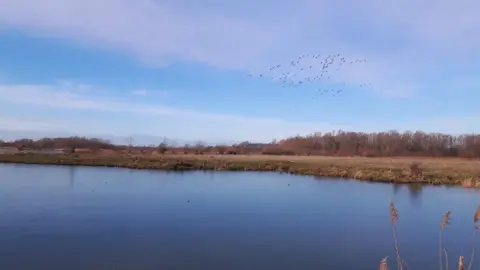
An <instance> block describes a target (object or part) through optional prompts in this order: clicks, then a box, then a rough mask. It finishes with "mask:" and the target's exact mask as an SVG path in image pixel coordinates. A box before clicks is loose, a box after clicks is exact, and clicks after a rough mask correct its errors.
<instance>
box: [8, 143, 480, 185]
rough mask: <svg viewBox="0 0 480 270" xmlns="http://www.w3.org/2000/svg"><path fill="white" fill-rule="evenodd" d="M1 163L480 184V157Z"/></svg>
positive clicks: (12, 158)
mask: <svg viewBox="0 0 480 270" xmlns="http://www.w3.org/2000/svg"><path fill="white" fill-rule="evenodd" d="M0 162H3V163H26V164H49V165H83V166H106V167H124V168H131V169H161V170H173V171H180V170H217V171H277V172H285V173H292V174H300V175H312V176H325V177H342V178H353V179H358V180H367V181H380V182H398V183H425V184H447V185H462V186H465V187H477V186H479V185H480V160H479V159H465V158H408V157H392V158H388V157H379V158H368V157H327V156H279V155H182V154H175V155H173V154H162V155H160V154H151V153H150V154H137V155H131V154H128V155H127V154H122V153H118V152H113V151H111V152H107V151H105V152H99V153H81V152H80V153H76V154H71V155H51V154H32V153H25V154H0Z"/></svg>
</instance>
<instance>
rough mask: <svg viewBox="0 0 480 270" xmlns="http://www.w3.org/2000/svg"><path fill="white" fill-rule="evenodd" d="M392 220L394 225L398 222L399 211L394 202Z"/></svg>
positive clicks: (391, 213)
mask: <svg viewBox="0 0 480 270" xmlns="http://www.w3.org/2000/svg"><path fill="white" fill-rule="evenodd" d="M390 219H391V220H392V224H395V223H396V222H397V221H398V211H397V208H395V204H394V203H393V201H392V200H390Z"/></svg>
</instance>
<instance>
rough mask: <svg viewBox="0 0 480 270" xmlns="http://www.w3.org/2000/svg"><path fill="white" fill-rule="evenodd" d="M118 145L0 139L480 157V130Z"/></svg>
mask: <svg viewBox="0 0 480 270" xmlns="http://www.w3.org/2000/svg"><path fill="white" fill-rule="evenodd" d="M128 141H129V142H128V144H127V145H114V144H112V143H110V142H109V141H106V140H101V139H96V138H82V137H70V138H44V139H41V140H36V141H35V140H30V139H20V140H16V141H12V142H2V141H0V146H15V147H17V148H18V149H53V148H57V149H58V148H62V149H63V148H68V149H71V148H72V147H74V148H76V149H90V150H92V151H98V150H100V149H116V150H128V149H130V150H131V151H130V152H132V153H135V152H136V153H145V152H152V151H156V152H158V153H160V154H195V155H202V154H221V155H223V154H230V155H241V154H264V155H305V156H311V155H315V156H363V157H405V156H408V157H463V158H480V135H476V134H473V135H459V136H454V135H447V134H439V133H425V132H420V131H417V132H404V133H399V132H396V131H389V132H380V133H361V132H344V131H338V132H329V133H324V134H320V133H315V134H313V135H309V136H297V137H292V138H287V139H284V140H280V141H278V142H277V141H273V142H271V143H268V144H261V143H249V142H243V143H239V144H234V145H216V146H212V145H210V146H209V145H204V144H202V143H197V144H195V145H185V146H180V147H178V146H177V147H173V146H169V145H167V144H166V143H160V144H159V145H158V146H132V145H131V142H132V139H130V140H128Z"/></svg>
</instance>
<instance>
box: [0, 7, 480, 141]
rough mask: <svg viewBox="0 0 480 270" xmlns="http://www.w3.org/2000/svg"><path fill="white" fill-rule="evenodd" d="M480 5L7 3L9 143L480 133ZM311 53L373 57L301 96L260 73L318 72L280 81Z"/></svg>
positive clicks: (4, 121)
mask: <svg viewBox="0 0 480 270" xmlns="http://www.w3.org/2000/svg"><path fill="white" fill-rule="evenodd" d="M479 8H480V2H476V1H470V0H464V1H457V2H455V3H453V2H451V1H433V0H426V1H414V0H406V1H402V2H399V3H391V2H385V1H380V0H369V1H361V2H358V1H353V0H351V1H350V0H347V1H341V2H338V1H333V0H325V1H319V0H315V1H314V0H296V1H287V0H283V1H273V0H265V1H253V0H243V1H236V0H235V1H234V0H232V1H220V0H204V1H194V0H186V1H173V0H165V1H160V0H159V1H153V0H103V1H98V0H83V1H80V0H48V1H34V0H2V1H1V2H0V136H2V134H1V133H2V132H4V134H8V136H22V135H25V134H41V135H42V136H43V135H52V136H54V135H60V134H67V133H68V134H75V135H87V136H88V135H102V136H119V137H125V136H130V135H133V136H134V137H135V136H137V137H140V136H141V135H144V136H143V137H144V138H146V137H148V138H150V141H149V143H158V142H156V140H157V137H158V138H161V137H168V138H172V139H180V140H202V141H207V142H225V141H228V142H230V141H243V140H250V141H270V140H271V139H274V138H276V139H281V138H284V137H287V136H294V135H297V134H300V135H304V134H309V133H313V132H326V131H331V130H338V129H344V130H353V131H386V130H391V129H397V130H400V131H402V130H417V129H420V130H425V131H433V132H447V133H464V132H478V131H479V125H478V123H480V121H479V120H480V106H478V105H477V102H478V101H479V100H480V91H478V90H477V89H476V88H477V85H478V83H477V80H478V79H477V78H478V71H479V66H480V61H479V60H480V59H479V56H480V54H479V50H478V48H480V37H479V36H478V34H477V33H479V32H480V17H478V16H477V14H476V13H475V10H478V9H479ZM453 18H455V19H453ZM303 54H320V55H321V56H322V57H324V56H327V55H330V54H341V55H342V56H343V57H345V58H347V59H352V60H354V59H366V60H367V62H366V63H359V64H354V65H347V66H343V67H342V68H339V71H335V72H334V73H332V75H331V77H332V79H331V80H322V81H318V82H315V83H312V84H309V85H307V86H302V87H298V88H293V87H282V83H281V82H279V81H276V80H269V79H261V78H258V77H257V76H254V77H249V76H247V74H249V73H252V74H259V73H263V74H271V76H273V77H275V76H278V75H279V74H280V73H281V72H290V73H295V74H297V75H296V76H298V77H302V78H303V77H311V76H316V75H318V73H319V70H317V71H299V70H298V69H296V68H294V67H289V68H284V69H283V71H281V72H279V73H269V68H270V67H271V66H273V65H277V64H282V65H283V66H282V68H283V67H284V66H288V63H289V62H290V61H291V60H293V59H297V58H298V56H300V55H303ZM312 61H313V60H312ZM305 65H306V66H304V67H305V69H307V68H306V67H307V66H308V65H313V66H315V65H317V66H318V63H313V62H309V63H306V64H305ZM363 83H371V85H370V86H368V87H359V85H360V84H363ZM305 85H306V84H305ZM319 88H322V89H323V88H329V89H330V88H335V89H342V90H343V91H342V92H341V93H340V94H338V95H336V96H333V95H331V94H327V95H320V94H319V92H318V91H317V90H318V89H319ZM12 134H13V135H12ZM39 136H40V135H39ZM4 137H6V135H4Z"/></svg>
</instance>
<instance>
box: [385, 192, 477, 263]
mask: <svg viewBox="0 0 480 270" xmlns="http://www.w3.org/2000/svg"><path fill="white" fill-rule="evenodd" d="M389 210H390V221H391V223H392V232H393V245H394V249H395V254H396V256H397V269H398V270H403V267H404V266H406V265H405V261H404V260H403V259H402V258H401V256H400V251H399V248H398V238H397V232H396V225H397V223H398V220H399V215H398V210H397V208H396V207H395V203H394V202H393V201H392V200H391V201H390V208H389ZM451 214H452V211H451V210H448V211H447V212H445V214H444V215H443V217H442V219H441V222H440V230H439V243H438V255H439V266H440V270H443V265H444V264H443V257H444V258H445V270H448V252H447V249H446V248H445V247H444V243H443V231H444V229H445V228H446V227H447V226H448V225H450V224H451V219H450V215H451ZM479 221H480V204H479V205H478V207H477V210H476V211H475V213H474V214H473V225H474V226H473V243H472V254H471V255H470V262H469V264H468V270H471V268H472V265H473V260H474V258H475V246H476V238H475V237H476V231H477V230H478V229H480V224H479ZM464 260H465V258H464V256H460V257H459V258H458V270H464ZM379 270H388V263H387V257H384V258H383V259H382V260H380V266H379Z"/></svg>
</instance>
